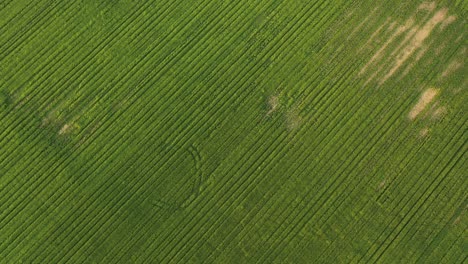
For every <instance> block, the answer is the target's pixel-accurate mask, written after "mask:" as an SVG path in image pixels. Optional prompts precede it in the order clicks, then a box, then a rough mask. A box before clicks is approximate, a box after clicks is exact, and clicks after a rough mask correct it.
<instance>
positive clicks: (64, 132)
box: [58, 124, 72, 135]
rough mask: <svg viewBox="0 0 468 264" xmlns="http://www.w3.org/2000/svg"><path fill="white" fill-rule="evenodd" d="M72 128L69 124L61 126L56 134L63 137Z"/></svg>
mask: <svg viewBox="0 0 468 264" xmlns="http://www.w3.org/2000/svg"><path fill="white" fill-rule="evenodd" d="M71 128H72V126H71V125H70V124H65V125H63V126H62V128H61V129H60V131H59V132H58V134H59V135H64V134H67V133H69V132H70V130H71Z"/></svg>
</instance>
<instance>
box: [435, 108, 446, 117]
mask: <svg viewBox="0 0 468 264" xmlns="http://www.w3.org/2000/svg"><path fill="white" fill-rule="evenodd" d="M446 113H447V108H445V107H444V106H441V107H439V108H437V109H435V110H434V112H432V119H440V118H442V117H443V116H444V115H445V114H446Z"/></svg>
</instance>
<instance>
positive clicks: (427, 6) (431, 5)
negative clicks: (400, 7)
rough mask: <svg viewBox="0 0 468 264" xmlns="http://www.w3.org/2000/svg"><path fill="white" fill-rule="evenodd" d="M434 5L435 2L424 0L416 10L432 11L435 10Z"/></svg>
mask: <svg viewBox="0 0 468 264" xmlns="http://www.w3.org/2000/svg"><path fill="white" fill-rule="evenodd" d="M436 6H437V5H436V3H435V2H424V3H422V4H420V5H419V6H418V11H427V12H432V11H434V10H435V8H436Z"/></svg>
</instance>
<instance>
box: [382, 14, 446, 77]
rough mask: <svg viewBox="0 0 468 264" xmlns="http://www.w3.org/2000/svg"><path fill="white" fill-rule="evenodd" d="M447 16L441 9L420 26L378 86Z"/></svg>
mask: <svg viewBox="0 0 468 264" xmlns="http://www.w3.org/2000/svg"><path fill="white" fill-rule="evenodd" d="M447 14H448V9H447V8H443V9H441V10H439V11H437V12H436V13H435V14H434V16H433V17H432V18H431V19H430V20H429V21H428V22H427V23H426V24H424V26H422V27H421V28H420V29H419V30H418V31H417V32H416V34H414V36H413V38H412V39H411V41H410V42H409V43H408V45H407V46H406V47H405V48H404V49H403V50H402V51H401V52H400V53H399V54H398V56H397V58H396V59H395V62H394V63H393V67H392V68H391V69H390V70H389V71H388V73H387V74H386V75H385V76H384V77H383V78H382V79H381V80H380V84H382V83H384V82H385V81H386V80H388V78H390V77H392V76H393V75H394V74H395V72H396V71H397V70H398V69H400V67H401V66H402V65H403V64H404V63H405V62H406V61H407V60H408V59H409V58H410V57H411V56H412V55H413V53H414V52H415V51H416V50H418V49H419V48H421V47H422V46H423V44H424V41H425V40H426V39H427V38H428V37H429V36H430V35H431V33H432V31H433V30H434V28H435V27H436V26H437V25H438V24H439V23H441V22H443V21H444V20H445V18H446V17H447Z"/></svg>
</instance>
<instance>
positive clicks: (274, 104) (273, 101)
mask: <svg viewBox="0 0 468 264" xmlns="http://www.w3.org/2000/svg"><path fill="white" fill-rule="evenodd" d="M268 106H269V107H270V109H269V110H268V112H267V116H268V115H271V114H272V113H274V112H275V111H276V110H278V107H279V106H280V100H279V96H278V95H272V96H270V98H268Z"/></svg>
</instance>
